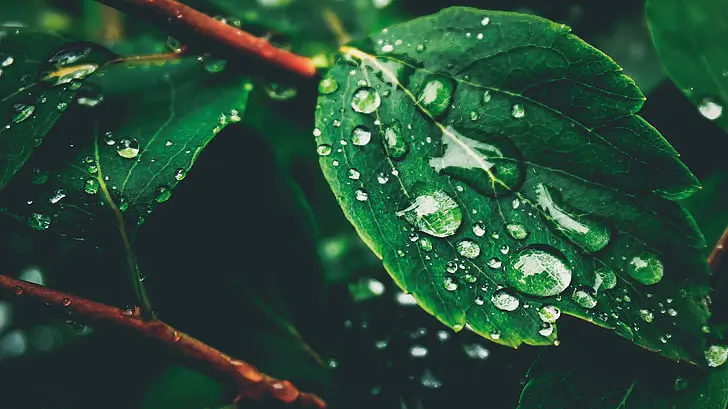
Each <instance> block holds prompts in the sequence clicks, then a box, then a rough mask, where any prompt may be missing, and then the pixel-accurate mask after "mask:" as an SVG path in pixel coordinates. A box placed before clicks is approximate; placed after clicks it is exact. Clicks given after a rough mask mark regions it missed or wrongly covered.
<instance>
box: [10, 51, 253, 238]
mask: <svg viewBox="0 0 728 409" xmlns="http://www.w3.org/2000/svg"><path fill="white" fill-rule="evenodd" d="M84 89H85V90H86V92H89V93H91V94H92V95H94V97H93V100H94V101H97V105H94V106H93V107H91V108H89V107H88V106H79V105H77V106H74V107H73V108H74V110H75V112H74V117H73V118H72V120H71V121H68V122H66V123H64V124H62V125H61V126H59V128H61V129H59V132H58V133H57V134H54V135H53V136H54V140H53V141H49V143H48V146H45V145H44V146H43V147H42V148H41V152H39V153H38V154H37V155H36V156H35V157H34V158H33V161H32V164H31V166H30V167H29V169H27V171H26V172H25V173H24V175H23V177H22V178H21V180H18V181H17V182H14V183H13V184H12V185H11V186H10V189H12V192H10V191H9V192H8V193H7V194H6V195H5V196H4V204H5V207H7V211H8V212H10V213H12V214H15V215H16V216H18V217H20V218H24V219H26V220H28V222H29V224H31V226H32V227H35V228H36V229H38V230H45V229H53V230H55V231H56V232H58V233H60V234H62V235H64V236H69V237H73V238H76V239H88V238H92V237H94V236H95V235H96V234H106V233H107V232H110V231H111V232H116V233H121V234H122V236H123V235H130V234H131V230H130V229H131V228H133V227H135V226H136V225H138V224H140V223H141V222H143V220H144V218H145V217H146V216H147V214H148V213H149V212H151V210H152V207H153V206H154V205H157V204H159V203H163V202H166V201H167V200H168V199H169V198H170V196H171V194H172V191H173V189H174V187H175V186H177V184H178V183H180V182H181V181H182V180H183V179H184V177H185V176H186V175H187V172H188V171H189V170H190V168H191V167H192V165H193V164H194V163H195V161H196V159H197V158H198V156H199V155H200V153H201V152H202V150H203V149H204V148H205V146H206V145H207V144H208V143H209V142H210V141H211V140H212V138H213V137H214V136H215V135H216V134H217V133H218V132H219V131H220V130H221V129H223V128H224V127H225V126H226V125H227V124H229V123H233V122H237V121H239V120H240V116H241V115H242V112H243V109H244V108H245V103H246V98H247V94H248V92H249V90H250V89H251V88H250V84H249V83H248V82H247V81H246V80H245V79H244V78H241V77H239V76H237V75H234V74H233V75H228V74H227V73H225V72H222V73H217V74H210V73H208V72H207V71H206V70H205V68H204V67H203V66H202V64H200V63H199V62H198V61H196V60H195V59H194V58H188V59H184V60H181V61H171V62H166V63H163V64H161V65H160V64H152V65H145V66H139V65H138V64H134V63H130V64H118V65H113V66H110V67H109V68H108V69H106V70H105V71H104V73H103V75H101V76H99V77H98V78H97V79H95V80H94V81H91V82H89V83H88V84H87V85H86V86H85V87H84ZM98 101H102V102H98ZM56 138H57V139H56ZM38 173H43V174H48V175H49V177H48V179H47V181H46V182H45V183H42V184H37V183H36V184H34V183H33V177H34V176H36V175H37V174H38ZM27 203H31V204H30V205H28V204H27ZM117 229H118V230H119V231H117ZM123 230H128V231H127V232H122V231H123Z"/></svg>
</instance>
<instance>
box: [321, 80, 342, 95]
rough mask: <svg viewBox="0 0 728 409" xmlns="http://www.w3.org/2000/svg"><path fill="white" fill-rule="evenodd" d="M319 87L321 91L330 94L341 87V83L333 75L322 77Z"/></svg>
mask: <svg viewBox="0 0 728 409" xmlns="http://www.w3.org/2000/svg"><path fill="white" fill-rule="evenodd" d="M318 89H319V93H321V94H323V95H329V94H332V93H334V92H336V90H337V89H339V83H338V82H337V81H336V80H335V79H333V78H331V77H326V78H324V79H322V80H321V82H319V86H318Z"/></svg>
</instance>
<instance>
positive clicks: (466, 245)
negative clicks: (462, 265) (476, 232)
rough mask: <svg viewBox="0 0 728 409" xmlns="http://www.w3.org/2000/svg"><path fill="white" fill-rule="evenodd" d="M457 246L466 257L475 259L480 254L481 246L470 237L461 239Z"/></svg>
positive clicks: (459, 251)
mask: <svg viewBox="0 0 728 409" xmlns="http://www.w3.org/2000/svg"><path fill="white" fill-rule="evenodd" d="M456 248H457V250H458V253H460V255H461V256H463V257H465V258H470V259H474V258H477V257H478V256H479V255H480V246H479V245H478V243H476V242H474V241H472V240H470V239H464V240H460V241H459V242H458V244H457V245H456Z"/></svg>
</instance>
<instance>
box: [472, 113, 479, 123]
mask: <svg viewBox="0 0 728 409" xmlns="http://www.w3.org/2000/svg"><path fill="white" fill-rule="evenodd" d="M478 119H480V114H478V113H477V112H475V111H472V112H471V113H470V120H471V121H473V122H475V121H477V120H478Z"/></svg>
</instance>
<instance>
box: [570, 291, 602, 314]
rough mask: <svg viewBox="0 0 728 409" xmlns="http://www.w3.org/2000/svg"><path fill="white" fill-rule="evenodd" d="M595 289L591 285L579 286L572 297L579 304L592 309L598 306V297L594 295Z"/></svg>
mask: <svg viewBox="0 0 728 409" xmlns="http://www.w3.org/2000/svg"><path fill="white" fill-rule="evenodd" d="M593 292H594V290H593V289H592V288H590V287H579V288H577V289H575V290H574V293H573V294H572V295H571V299H572V300H573V301H574V302H575V303H576V304H577V305H579V306H581V307H583V308H586V309H591V308H594V307H596V306H597V299H596V298H594V295H593Z"/></svg>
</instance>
